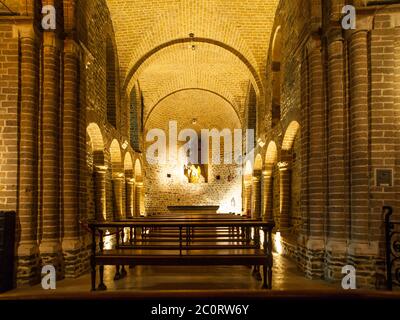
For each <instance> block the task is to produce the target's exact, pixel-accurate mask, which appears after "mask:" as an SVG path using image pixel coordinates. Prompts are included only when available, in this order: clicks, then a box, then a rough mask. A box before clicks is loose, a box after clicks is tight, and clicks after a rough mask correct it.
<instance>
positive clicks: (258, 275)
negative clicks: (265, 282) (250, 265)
mask: <svg viewBox="0 0 400 320" xmlns="http://www.w3.org/2000/svg"><path fill="white" fill-rule="evenodd" d="M253 277H254V278H255V279H256V280H257V281H261V280H262V277H261V273H260V267H259V266H254V269H253Z"/></svg>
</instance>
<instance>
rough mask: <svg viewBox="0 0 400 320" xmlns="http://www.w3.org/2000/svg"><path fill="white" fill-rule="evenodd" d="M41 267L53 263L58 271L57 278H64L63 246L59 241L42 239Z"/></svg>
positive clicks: (40, 247)
mask: <svg viewBox="0 0 400 320" xmlns="http://www.w3.org/2000/svg"><path fill="white" fill-rule="evenodd" d="M39 249H40V262H41V267H43V266H46V265H52V266H54V268H55V269H56V272H57V280H61V279H63V278H64V261H63V255H62V248H61V244H60V243H59V242H55V240H53V241H46V240H45V241H42V243H41V244H40V246H39Z"/></svg>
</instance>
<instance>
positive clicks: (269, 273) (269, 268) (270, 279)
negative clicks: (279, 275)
mask: <svg viewBox="0 0 400 320" xmlns="http://www.w3.org/2000/svg"><path fill="white" fill-rule="evenodd" d="M268 289H270V290H271V289H272V268H271V267H268Z"/></svg>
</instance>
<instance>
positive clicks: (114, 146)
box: [110, 139, 123, 176]
mask: <svg viewBox="0 0 400 320" xmlns="http://www.w3.org/2000/svg"><path fill="white" fill-rule="evenodd" d="M110 160H111V169H112V173H113V175H120V176H121V174H122V173H123V164H122V152H121V145H120V143H119V142H118V140H117V139H114V140H113V141H112V142H111V145H110Z"/></svg>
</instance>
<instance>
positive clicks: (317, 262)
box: [0, 0, 400, 296]
mask: <svg viewBox="0 0 400 320" xmlns="http://www.w3.org/2000/svg"><path fill="white" fill-rule="evenodd" d="M205 132H209V133H210V135H207V134H205ZM211 133H212V136H211ZM214 135H216V137H214ZM215 160H219V161H215ZM0 212H1V215H0V264H1V265H2V267H1V268H2V269H0V288H2V289H3V286H5V287H7V284H9V285H10V286H11V287H9V288H5V290H4V291H8V292H9V294H11V295H12V294H14V295H19V294H23V293H24V290H27V288H28V289H30V290H34V288H37V287H39V289H40V290H42V289H41V281H42V277H43V267H44V266H52V267H54V270H55V272H56V279H57V285H58V287H59V288H61V289H60V290H68V288H64V289H62V288H63V285H62V284H63V283H64V282H65V281H72V282H71V283H76V286H77V288H80V290H83V291H85V290H86V291H87V292H90V291H99V290H101V291H104V290H106V289H107V290H116V291H118V290H126V288H128V290H129V288H132V287H130V286H137V287H135V290H139V291H140V290H144V291H145V290H147V289H146V288H148V287H152V286H153V287H154V288H157V290H163V289H171V287H172V288H175V287H173V285H172V284H168V285H166V286H165V287H164V286H163V281H164V280H165V279H167V278H168V277H174V275H172V276H171V275H170V274H171V273H170V272H172V273H173V272H177V271H176V270H180V271H179V274H176V279H180V280H179V281H181V282H180V283H179V288H180V289H184V290H186V289H187V290H190V289H191V285H193V286H195V288H194V289H199V288H200V289H205V288H207V286H206V284H207V283H208V285H209V286H212V287H218V286H219V285H220V286H222V289H230V288H240V289H247V288H257V290H259V291H260V292H261V293H262V292H263V289H261V288H264V289H272V290H274V289H285V288H287V287H290V285H293V286H296V285H297V286H301V287H304V288H308V287H310V288H313V287H316V288H325V286H326V287H329V288H336V289H337V290H342V279H343V277H344V276H345V274H344V273H343V268H344V267H346V266H347V267H349V266H350V267H351V268H353V269H354V275H355V279H354V282H355V283H356V286H357V288H359V289H370V290H376V291H380V290H388V288H391V289H392V287H396V284H397V285H398V283H399V280H400V271H399V270H400V264H399V260H397V258H398V257H399V254H400V245H399V243H400V242H399V241H400V239H399V238H398V235H399V234H397V235H396V234H394V235H393V234H392V233H394V231H395V230H398V229H400V224H397V223H396V218H399V217H400V2H399V1H392V0H386V1H369V0H248V1H245V0H176V1H175V0H174V1H171V0H152V1H150V0H141V1H139V0H2V1H0ZM389 219H391V220H389ZM7 221H8V222H9V223H8V224H7ZM390 221H391V222H390ZM388 235H389V237H388ZM396 239H397V240H396ZM391 241H392V243H391ZM164 251H165V252H167V251H168V253H165V252H164ZM7 252H8V253H7ZM163 266H164V267H163ZM182 266H185V267H182ZM246 266H247V267H246ZM179 268H183V269H179ZM207 268H208V269H207ZM221 268H222V269H221ZM224 268H226V269H224ZM7 270H8V271H7ZM164 270H167V271H164ZM168 270H169V271H168ZM205 270H209V271H205ZM218 270H222V272H221V273H220V274H217V273H218ZM224 270H228V272H227V274H232V275H237V277H236V276H235V278H234V279H233V280H232V282H230V280H229V277H230V276H225V278H224V275H223V274H224ZM7 272H8V273H7ZM196 273H200V274H201V275H199V277H200V278H199V279H200V280H199V283H197V284H193V283H194V282H193V283H192V282H191V281H192V280H193V281H195V279H197V278H196V277H197V276H198V275H196ZM206 273H207V275H206ZM214 273H215V274H214ZM104 274H105V280H104V281H103V277H104ZM207 276H208V278H207ZM181 277H182V278H181ZM185 277H186V278H185ZM213 277H214V278H213ZM132 279H140V282H138V281H136V280H132ZM182 279H183V280H182ZM185 279H187V282H188V283H189V284H188V287H186V286H185ZM213 279H214V280H215V279H218V282H215V283H214V282H213V281H214V280H213ZM293 279H296V280H293ZM131 280H132V282H130V281H131ZM146 281H150V282H151V285H148V287H146ZM157 281H159V282H157ZM176 281H178V280H176ZM207 281H209V282H207ZM215 281H217V280H215ZM200 282H201V283H202V285H201V286H200ZM292 282H293V283H292ZM350 282H351V281H350ZM68 283H70V282H68ZM140 286H143V287H140ZM177 286H178V285H177ZM144 287H146V288H144ZM39 289H37V290H38V292H39V291H40V290H39ZM9 290H11V291H9ZM38 294H39V293H38ZM0 296H1V294H0Z"/></svg>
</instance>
